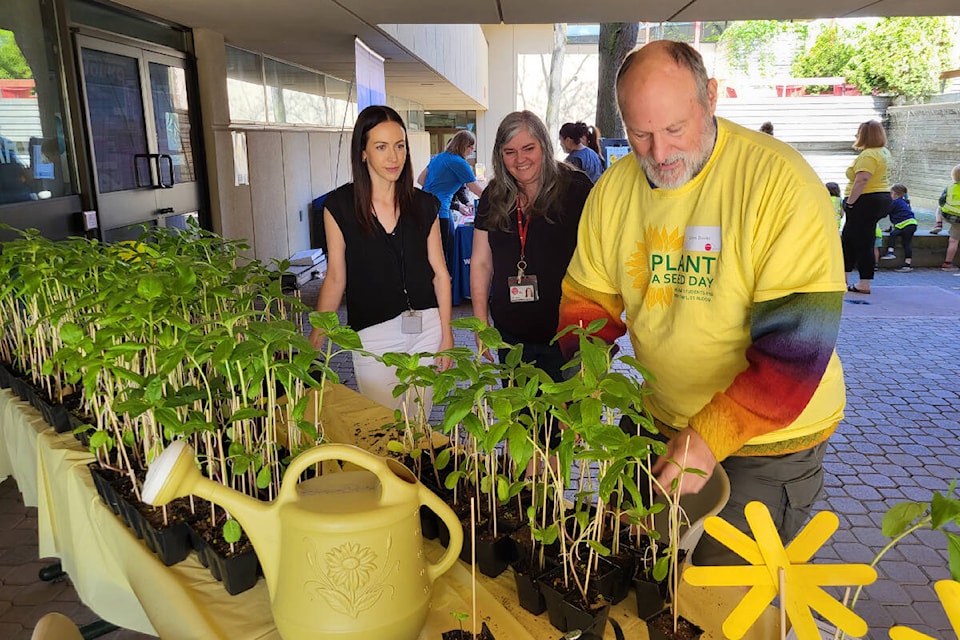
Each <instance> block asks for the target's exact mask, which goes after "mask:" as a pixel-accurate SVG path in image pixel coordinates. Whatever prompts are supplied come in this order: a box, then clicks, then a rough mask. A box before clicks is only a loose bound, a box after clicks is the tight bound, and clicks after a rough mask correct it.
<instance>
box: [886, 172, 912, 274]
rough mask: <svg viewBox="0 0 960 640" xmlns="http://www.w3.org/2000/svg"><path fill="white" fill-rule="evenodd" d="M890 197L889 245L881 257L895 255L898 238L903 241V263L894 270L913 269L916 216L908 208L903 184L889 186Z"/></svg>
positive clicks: (908, 200) (887, 258) (894, 256)
mask: <svg viewBox="0 0 960 640" xmlns="http://www.w3.org/2000/svg"><path fill="white" fill-rule="evenodd" d="M890 198H891V199H892V201H891V202H890V208H889V209H887V215H888V216H890V245H889V246H888V247H887V252H886V253H885V254H884V255H883V258H882V259H883V260H892V259H894V258H896V257H897V254H896V253H894V249H895V248H896V246H897V238H900V239H901V242H903V265H902V266H900V267H897V268H896V269H894V271H902V272H907V271H913V234H914V232H916V230H917V217H916V216H915V215H913V209H911V208H910V198H909V197H907V188H906V187H905V186H904V185H902V184H895V185H893V186H892V187H890Z"/></svg>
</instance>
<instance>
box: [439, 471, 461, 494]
mask: <svg viewBox="0 0 960 640" xmlns="http://www.w3.org/2000/svg"><path fill="white" fill-rule="evenodd" d="M463 475H464V474H463V472H462V471H451V472H450V473H449V474H448V475H447V478H446V480H444V481H443V486H445V487H446V488H447V489H450V490H453V488H454V487H456V486H457V482H459V481H460V478H462V477H463Z"/></svg>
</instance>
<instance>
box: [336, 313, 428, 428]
mask: <svg viewBox="0 0 960 640" xmlns="http://www.w3.org/2000/svg"><path fill="white" fill-rule="evenodd" d="M421 313H422V316H423V325H422V328H423V330H422V331H421V332H420V333H402V332H401V331H400V316H397V317H395V318H391V319H390V320H387V321H386V322H381V323H380V324H375V325H373V326H372V327H367V328H366V329H361V330H360V331H358V332H357V334H358V335H359V336H360V341H361V342H362V343H363V348H364V350H366V351H370V352H371V353H376V354H377V355H383V354H385V353H391V352H403V353H411V354H413V353H417V352H420V351H429V352H431V353H433V352H436V351H437V350H438V349H439V348H440V341H441V340H442V339H443V331H442V328H441V326H440V312H439V310H437V309H424V310H423V311H422V312H421ZM431 360H432V359H430V358H422V359H421V360H420V364H422V365H430V364H433V362H432V361H431ZM353 371H354V373H355V374H356V376H357V388H358V389H359V390H360V393H362V394H363V395H365V396H366V397H368V398H370V399H371V400H373V401H375V402H379V403H380V404H382V405H383V406H385V407H387V408H389V409H392V410H393V409H400V408H401V407H402V406H403V405H404V404H406V409H407V415H408V416H409V417H410V418H411V419H413V418H414V417H415V416H416V415H417V413H416V410H417V407H416V404H415V402H416V397H417V392H416V391H415V390H413V389H408V390H407V392H406V393H405V394H403V395H401V396H400V397H397V398H394V397H393V389H394V387H396V386H397V383H398V381H399V380H398V378H397V373H396V369H395V368H394V367H388V366H386V365H384V364H383V363H382V362H378V361H377V360H376V359H374V358H371V357H369V356H363V355H361V354H358V353H354V354H353ZM420 393H421V395H422V398H423V411H424V415H426V416H427V417H429V416H430V410H431V409H432V408H433V388H432V387H427V388H425V389H420Z"/></svg>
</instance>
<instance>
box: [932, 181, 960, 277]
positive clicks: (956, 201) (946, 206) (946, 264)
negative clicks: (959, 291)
mask: <svg viewBox="0 0 960 640" xmlns="http://www.w3.org/2000/svg"><path fill="white" fill-rule="evenodd" d="M950 177H951V178H953V184H952V185H950V186H949V187H947V188H946V189H944V190H943V194H942V195H941V196H940V208H939V209H937V219H938V220H941V219H942V220H946V221H947V222H949V223H950V238H949V239H948V240H947V255H946V256H945V257H944V259H943V264H942V265H940V270H941V271H956V270H957V265H955V264H953V259H954V258H955V257H956V256H957V247H958V246H960V164H958V165H957V166H955V167H954V168H953V171H951V172H950Z"/></svg>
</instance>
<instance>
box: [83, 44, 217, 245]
mask: <svg viewBox="0 0 960 640" xmlns="http://www.w3.org/2000/svg"><path fill="white" fill-rule="evenodd" d="M76 39H77V49H78V51H79V52H80V63H81V64H80V70H81V74H82V76H81V77H82V84H83V99H84V106H85V108H86V118H87V127H88V132H89V136H90V141H91V146H92V147H93V149H92V155H93V159H94V163H93V166H94V174H95V176H94V177H95V188H96V201H97V209H98V214H99V221H100V228H101V233H102V237H103V239H104V241H108V242H113V241H117V240H125V239H131V238H136V237H137V236H138V235H139V234H140V232H141V230H142V229H141V226H142V225H146V226H147V227H153V226H175V227H183V226H184V225H185V224H186V217H188V216H193V217H196V216H198V214H199V211H200V206H201V205H200V199H201V189H200V186H199V183H198V182H197V163H196V154H195V149H194V145H193V141H194V136H193V129H192V124H191V115H192V114H191V111H190V100H189V96H188V92H187V70H186V64H185V62H186V61H185V60H184V59H183V58H179V57H176V56H173V55H169V54H164V53H159V52H155V51H150V50H147V49H141V48H138V47H135V46H130V45H126V44H120V43H116V42H111V41H107V40H101V39H99V38H93V37H90V36H84V35H78V36H76Z"/></svg>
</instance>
